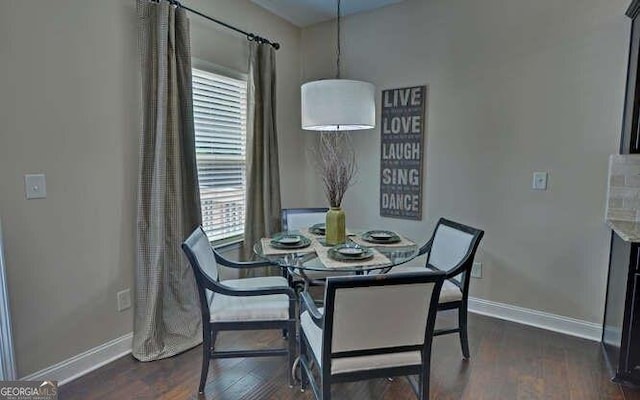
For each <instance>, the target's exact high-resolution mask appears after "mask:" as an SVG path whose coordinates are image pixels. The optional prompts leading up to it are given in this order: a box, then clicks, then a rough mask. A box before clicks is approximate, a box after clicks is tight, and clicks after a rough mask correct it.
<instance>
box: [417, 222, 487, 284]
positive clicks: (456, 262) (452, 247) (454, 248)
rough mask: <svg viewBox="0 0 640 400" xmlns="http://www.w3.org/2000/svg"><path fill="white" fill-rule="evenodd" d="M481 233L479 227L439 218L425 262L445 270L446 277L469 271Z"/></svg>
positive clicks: (482, 233)
mask: <svg viewBox="0 0 640 400" xmlns="http://www.w3.org/2000/svg"><path fill="white" fill-rule="evenodd" d="M483 235H484V232H483V231H481V230H479V229H476V228H472V227H470V226H467V225H463V224H460V223H457V222H454V221H450V220H447V219H444V218H440V221H438V225H437V226H436V229H435V232H434V234H433V241H432V244H431V251H430V252H429V256H428V258H427V263H428V264H430V265H432V266H434V267H436V268H438V269H440V270H442V271H447V273H448V274H447V275H448V277H453V276H457V275H459V274H461V273H465V272H471V267H472V266H473V259H474V257H475V253H476V250H477V249H478V245H479V244H480V239H482V236H483ZM463 279H464V277H463Z"/></svg>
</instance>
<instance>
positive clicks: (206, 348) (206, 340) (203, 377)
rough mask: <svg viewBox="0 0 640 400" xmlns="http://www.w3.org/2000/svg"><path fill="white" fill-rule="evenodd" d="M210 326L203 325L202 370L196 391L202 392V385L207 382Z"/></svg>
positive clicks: (210, 347)
mask: <svg viewBox="0 0 640 400" xmlns="http://www.w3.org/2000/svg"><path fill="white" fill-rule="evenodd" d="M211 336H212V332H211V328H210V327H209V328H207V327H205V328H204V329H203V332H202V370H201V371H200V385H199V386H198V393H200V394H203V393H204V385H205V384H206V383H207V375H209V361H211V351H212V343H211V339H212V338H211Z"/></svg>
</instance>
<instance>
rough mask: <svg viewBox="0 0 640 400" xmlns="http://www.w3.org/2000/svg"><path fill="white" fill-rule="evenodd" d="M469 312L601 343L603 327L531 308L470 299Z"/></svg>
mask: <svg viewBox="0 0 640 400" xmlns="http://www.w3.org/2000/svg"><path fill="white" fill-rule="evenodd" d="M469 311H470V312H472V313H475V314H481V315H486V316H488V317H494V318H499V319H504V320H507V321H512V322H517V323H520V324H523V325H530V326H535V327H536V328H542V329H546V330H549V331H554V332H560V333H564V334H567V335H571V336H577V337H580V338H583V339H589V340H594V341H596V342H599V341H600V339H601V337H602V325H600V324H596V323H593V322H587V321H582V320H579V319H574V318H569V317H563V316H561V315H556V314H550V313H546V312H542V311H536V310H531V309H529V308H523V307H517V306H512V305H509V304H504V303H497V302H495V301H489V300H483V299H477V298H473V297H469Z"/></svg>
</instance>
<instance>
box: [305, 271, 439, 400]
mask: <svg viewBox="0 0 640 400" xmlns="http://www.w3.org/2000/svg"><path fill="white" fill-rule="evenodd" d="M444 278H445V273H444V272H441V271H423V272H418V273H406V274H385V275H366V276H351V277H336V278H334V277H331V278H328V279H327V282H326V286H325V301H324V305H325V307H324V308H323V309H318V308H316V305H315V303H314V300H313V299H312V298H311V296H310V295H309V292H306V291H305V292H303V293H302V294H301V295H300V311H301V315H300V335H299V349H300V365H301V369H302V371H301V377H302V379H301V387H302V389H304V388H306V386H307V384H310V386H311V388H312V390H313V393H314V395H315V397H316V399H321V400H329V399H330V397H331V384H332V383H338V382H351V381H358V380H365V379H374V378H382V377H392V376H402V375H419V382H420V383H419V388H418V393H419V398H420V399H428V398H429V375H430V364H431V341H432V338H433V329H434V325H435V318H436V306H437V303H438V297H439V296H440V290H441V288H442V284H443V282H444ZM408 304H410V305H411V306H410V307H408V306H407V305H408ZM314 366H315V367H314ZM314 369H317V372H318V375H319V377H320V382H319V383H316V381H315V379H314V374H313V371H314Z"/></svg>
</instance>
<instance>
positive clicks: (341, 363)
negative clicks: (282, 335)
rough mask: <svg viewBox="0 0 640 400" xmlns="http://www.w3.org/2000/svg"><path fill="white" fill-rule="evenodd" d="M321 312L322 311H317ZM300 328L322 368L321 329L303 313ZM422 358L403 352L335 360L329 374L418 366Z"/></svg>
mask: <svg viewBox="0 0 640 400" xmlns="http://www.w3.org/2000/svg"><path fill="white" fill-rule="evenodd" d="M319 310H320V311H321V312H323V311H324V309H322V308H320V309H319ZM300 328H301V329H302V331H303V332H304V335H305V336H306V337H307V340H308V341H309V344H310V345H311V351H312V352H313V356H314V358H315V360H316V362H317V363H318V365H320V366H322V329H320V328H319V327H318V326H317V325H316V324H315V323H314V322H313V319H312V318H311V315H309V312H308V311H305V312H303V313H302V315H301V316H300ZM421 363H422V356H421V354H420V352H419V351H405V352H401V353H394V354H380V355H372V356H361V357H344V358H336V359H333V360H332V362H331V374H332V375H335V374H341V373H347V372H355V371H367V370H374V369H382V368H392V367H401V366H410V365H420V364H421Z"/></svg>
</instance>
